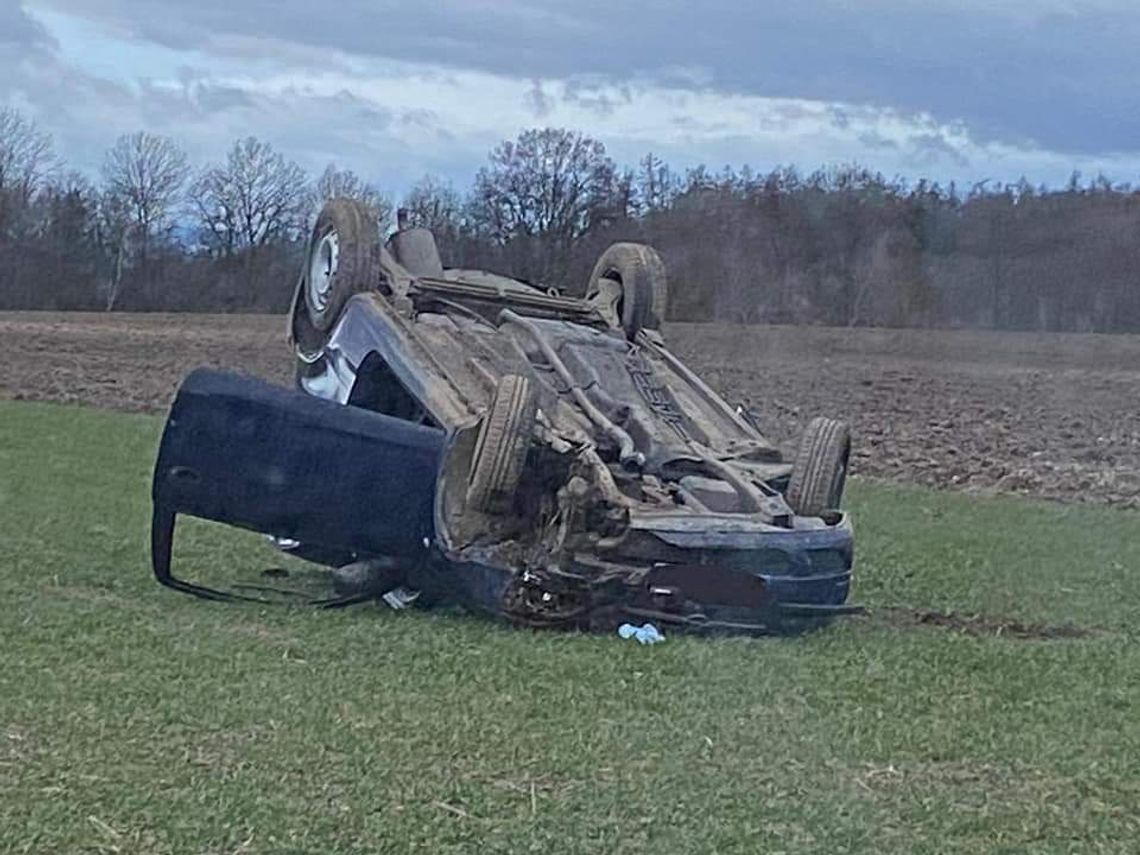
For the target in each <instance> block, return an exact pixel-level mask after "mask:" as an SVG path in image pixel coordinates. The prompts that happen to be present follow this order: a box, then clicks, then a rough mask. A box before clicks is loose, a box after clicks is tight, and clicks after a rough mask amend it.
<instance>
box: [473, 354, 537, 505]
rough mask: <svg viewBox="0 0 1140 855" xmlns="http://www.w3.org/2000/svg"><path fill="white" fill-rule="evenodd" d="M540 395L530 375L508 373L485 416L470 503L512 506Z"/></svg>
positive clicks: (474, 465) (474, 468)
mask: <svg viewBox="0 0 1140 855" xmlns="http://www.w3.org/2000/svg"><path fill="white" fill-rule="evenodd" d="M536 409H537V405H536V399H535V395H534V392H533V390H532V389H531V385H530V379H529V378H527V377H524V376H521V375H518V374H507V375H504V376H503V378H502V379H501V380H500V381H499V385H498V388H497V389H496V390H495V394H494V397H493V398H492V400H491V408H490V409H489V410H488V411H487V414H486V415H485V416H484V417H483V423H482V424H481V425H480V427H479V436H478V439H477V440H476V442H475V453H474V454H473V455H472V458H471V470H470V475H469V478H468V484H467V503H468V505H470V506H471V507H472V508H474V509H475V510H478V511H482V512H484V513H501V512H503V511H505V510H507V509H508V508H509V507H510V502H511V498H512V496H513V495H514V492H515V488H516V487H518V485H519V481H520V479H521V478H522V473H523V467H524V466H525V465H526V455H527V452H528V451H529V449H530V441H531V435H532V432H533V429H534V419H535V411H536Z"/></svg>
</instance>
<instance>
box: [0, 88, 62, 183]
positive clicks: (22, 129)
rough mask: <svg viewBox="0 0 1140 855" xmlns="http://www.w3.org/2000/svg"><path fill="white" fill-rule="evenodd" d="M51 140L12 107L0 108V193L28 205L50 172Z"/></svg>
mask: <svg viewBox="0 0 1140 855" xmlns="http://www.w3.org/2000/svg"><path fill="white" fill-rule="evenodd" d="M53 162H54V158H53V156H52V151H51V137H50V136H49V135H48V134H46V133H44V132H43V131H41V130H40V129H39V128H37V127H36V125H35V123H34V122H32V121H30V120H28V119H25V118H24V117H23V116H22V115H21V114H20V113H19V112H18V111H17V110H14V109H12V108H11V107H0V193H4V194H7V193H16V194H18V196H19V197H20V198H21V199H23V200H24V201H25V202H26V201H28V200H29V199H30V198H31V197H32V195H33V194H34V193H35V191H36V190H37V189H38V187H39V185H40V182H41V181H42V180H43V179H44V178H45V177H46V176H47V173H48V172H49V171H50V170H51V167H52V164H53Z"/></svg>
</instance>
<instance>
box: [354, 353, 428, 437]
mask: <svg viewBox="0 0 1140 855" xmlns="http://www.w3.org/2000/svg"><path fill="white" fill-rule="evenodd" d="M348 403H349V405H350V406H353V407H360V408H362V409H365V410H372V411H373V412H376V413H383V414H384V415H386V416H392V417H393V418H396V419H402V420H404V421H408V422H415V423H416V424H422V425H430V426H432V427H438V425H437V424H436V423H435V420H434V419H433V418H432V417H431V415H430V414H429V413H428V411H427V410H426V409H424V406H423V404H421V403H420V402H419V401H418V400H417V399H416V397H415V396H414V395H412V393H411V392H409V391H408V389H407V387H405V386H404V384H403V383H401V382H400V378H398V377H397V376H396V375H395V373H394V372H393V371H392V369H391V368H390V367H389V366H388V363H387V362H385V361H384V359H383V357H381V356H380V354H379V353H376V351H372V352H371V353H369V354H368V356H366V357H365V358H364V361H363V362H361V363H360V368H358V369H357V372H356V381H355V382H354V383H353V384H352V391H351V392H350V393H349V396H348Z"/></svg>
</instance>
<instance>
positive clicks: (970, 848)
mask: <svg viewBox="0 0 1140 855" xmlns="http://www.w3.org/2000/svg"><path fill="white" fill-rule="evenodd" d="M159 427H160V422H159V421H158V420H157V419H155V418H153V417H149V416H140V415H123V414H120V413H111V412H102V411H96V410H87V409H80V408H65V407H58V406H53V405H45V404H26V403H0V543H2V544H3V546H2V547H0V550H2V555H3V561H2V563H0V604H2V611H0V645H2V647H0V650H2V651H3V652H2V657H3V659H2V666H3V667H2V668H0V851H3V852H25V851H27V852H147V853H149V852H177V853H195V852H218V853H221V852H315V853H320V852H401V853H402V852H414V851H421V852H433V853H434V852H475V851H477V852H480V853H492V852H542V853H555V852H558V853H561V852H589V853H595V852H652V853H672V852H742V853H743V852H748V853H755V852H763V853H778V852H826V853H841V852H879V853H881V852H916V853H920V852H931V853H934V852H938V853H941V852H1011V853H1013V852H1017V853H1022V852H1122V853H1123V852H1135V851H1136V848H1137V840H1138V839H1140V715H1138V710H1140V647H1138V645H1137V640H1138V636H1140V632H1138V630H1137V629H1136V626H1137V620H1138V619H1140V514H1137V513H1134V512H1120V511H1111V510H1105V509H1100V508H1093V507H1077V506H1060V505H1049V504H1040V503H1036V502H1032V501H1029V500H1022V499H1013V498H1007V499H978V498H971V497H967V496H963V495H953V494H946V493H934V492H928V491H925V490H921V489H917V488H903V487H898V486H886V485H882V484H876V483H868V482H865V481H859V482H857V483H855V484H854V485H853V486H852V488H851V490H850V506H851V509H852V510H853V512H854V513H855V514H856V520H857V530H858V537H859V553H858V554H859V558H858V562H857V563H858V588H857V593H856V597H857V599H859V600H861V601H864V602H866V603H868V604H870V605H871V606H873V607H877V609H876V610H875V612H874V614H873V615H872V617H870V618H860V619H852V620H850V621H848V622H846V623H844V624H841V625H837V626H834V627H832V628H831V629H828V630H825V631H822V632H819V633H817V634H814V635H811V636H808V637H805V638H800V639H792V640H773V639H760V640H742V639H735V640H718V641H708V640H697V639H683V638H677V637H673V638H670V639H669V640H668V641H667V643H665V644H663V645H658V646H655V647H652V648H642V647H639V646H637V645H634V644H630V643H628V642H623V641H621V640H619V639H617V638H616V637H585V636H578V635H568V634H534V633H530V632H523V631H514V630H510V629H505V628H503V627H500V626H497V625H493V624H490V623H486V622H482V621H478V620H475V619H470V618H463V617H455V616H449V615H432V614H427V613H402V614H396V613H392V612H389V611H386V610H384V609H381V608H373V607H362V608H357V609H354V610H350V611H345V612H339V613H327V612H316V611H312V610H304V609H290V608H285V607H257V606H248V607H247V606H231V605H218V604H209V603H203V602H199V601H195V600H192V599H190V598H186V597H182V596H180V595H177V594H174V593H172V592H169V591H166V590H164V589H161V588H159V587H158V586H156V585H155V584H154V583H153V581H152V580H151V579H150V577H149V575H148V569H147V553H146V544H147V525H148V514H149V493H148V490H149V483H148V482H149V470H150V466H151V463H152V456H153V452H154V448H155V444H156V441H157V435H158V430H159ZM204 535H205V532H203V531H201V530H199V531H197V532H196V537H194V538H192V540H191V542H190V547H191V552H190V554H191V555H192V556H193V558H192V560H194V561H196V562H197V563H198V567H197V569H199V570H203V571H205V570H209V569H212V568H211V566H208V565H215V566H216V565H223V564H225V563H227V562H229V561H231V560H233V561H235V562H240V561H247V562H248V561H253V562H256V561H262V562H264V563H265V564H266V565H268V564H270V563H276V562H278V561H279V559H278V558H277V557H276V555H275V554H274V553H272V552H269V551H265V552H264V553H262V552H258V553H257V554H254V553H252V552H250V550H251V549H253V547H251V546H250V545H249V540H248V539H245V538H242V539H226V540H222V541H216V540H215V541H208V540H206V539H205V538H204ZM227 538H228V536H227ZM228 544H233V547H232V550H231V549H230V548H229V546H228ZM231 553H232V554H231ZM891 605H906V606H915V607H928V608H936V609H941V610H955V611H957V612H958V613H960V614H962V615H972V614H975V613H981V614H983V615H986V616H988V617H991V618H994V619H995V620H996V621H997V622H998V623H1000V622H1002V621H1005V620H1007V619H1014V618H1016V619H1018V620H1021V621H1024V622H1040V623H1049V624H1066V623H1071V624H1074V625H1076V626H1080V627H1084V628H1087V629H1090V630H1093V632H1092V634H1091V635H1089V636H1088V637H1085V638H1078V639H1064V640H1050V641H1043V640H1041V641H1036V640H1030V641H1026V640H1016V639H1012V638H1009V637H1006V636H1002V635H998V634H995V633H990V634H985V633H983V634H980V635H976V634H969V633H966V632H960V631H947V630H944V629H938V628H931V627H926V626H915V625H910V624H908V623H907V622H905V621H900V620H896V619H895V618H894V617H892V616H891V615H892V613H889V612H887V611H885V609H884V608H883V607H886V606H891Z"/></svg>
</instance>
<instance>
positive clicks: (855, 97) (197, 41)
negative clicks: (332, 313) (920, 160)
mask: <svg viewBox="0 0 1140 855" xmlns="http://www.w3.org/2000/svg"><path fill="white" fill-rule="evenodd" d="M35 5H36V6H37V7H43V8H52V9H56V10H62V11H66V12H68V13H70V14H74V15H81V16H84V17H87V18H88V19H90V20H92V21H97V22H99V23H100V24H101V25H102V26H104V27H108V28H112V29H113V30H114V31H116V32H119V33H121V34H127V35H129V36H130V37H132V38H135V39H139V40H145V41H150V42H155V43H158V44H162V45H165V46H167V47H170V48H175V49H179V50H190V49H194V50H204V51H207V52H210V51H223V50H225V51H230V52H231V54H232V53H233V52H235V51H236V52H241V53H244V55H245V56H246V57H247V58H248V57H257V58H261V59H264V52H265V42H264V40H265V39H272V40H275V43H277V44H281V45H293V46H295V48H296V50H294V53H295V54H296V53H304V54H306V56H307V57H308V58H309V59H310V60H312V61H318V62H319V61H321V60H322V58H326V57H327V58H328V59H329V61H335V56H336V55H337V54H339V53H342V52H343V53H349V54H353V55H357V56H363V57H372V58H385V59H394V60H400V61H405V62H415V63H421V64H434V65H440V66H447V67H450V68H454V69H463V70H479V71H485V72H489V73H494V74H504V75H510V76H514V77H520V78H523V79H535V78H539V79H573V78H576V77H578V76H580V75H583V74H591V75H600V76H604V77H605V78H606V79H607V80H610V81H630V80H633V79H636V78H638V77H643V78H644V77H650V78H655V79H659V80H660V81H661V82H662V83H663V85H668V86H677V85H680V81H679V80H678V74H677V73H678V70H687V76H688V78H689V85H690V86H691V87H692V88H696V89H702V88H706V87H707V88H715V89H717V90H718V91H722V92H731V93H735V94H745V95H762V96H767V97H780V98H803V99H810V100H820V101H829V102H843V103H854V104H868V105H871V106H876V107H884V108H890V109H896V110H903V111H911V112H925V113H930V114H931V115H934V116H936V117H938V118H939V120H940V121H944V122H951V121H958V120H961V121H965V122H968V123H969V124H970V125H971V127H972V128H974V130H975V132H976V133H978V134H981V135H983V136H986V137H991V138H1003V139H1013V140H1024V141H1033V142H1035V143H1037V144H1039V145H1043V146H1046V147H1050V148H1057V149H1061V150H1069V151H1076V152H1108V151H1117V150H1122V149H1125V148H1130V147H1133V146H1135V145H1136V143H1135V140H1136V139H1137V138H1140V87H1136V86H1135V85H1134V81H1135V80H1136V79H1137V78H1138V77H1140V52H1138V51H1136V50H1135V45H1136V44H1137V43H1140V8H1138V7H1137V6H1136V4H1135V3H1134V2H1130V0H1083V2H1080V3H1077V2H1075V0H1074V2H1059V0H1032V2H1030V0H1004V2H1003V0H993V2H987V3H983V2H981V0H945V2H933V0H929V1H928V0H863V2H860V3H849V2H839V0H803V1H802V2H798V3H787V2H784V0H705V2H703V3H691V2H681V0H663V2H659V3H655V4H652V5H651V6H650V5H649V4H644V3H637V4H634V3H628V2H626V3H623V2H613V0H606V2H602V0H525V2H524V0H494V2H491V0H481V1H480V0H441V2H435V3H430V4H428V3H418V2H393V3H386V4H377V3H375V2H373V0H338V2H337V4H336V5H335V7H330V9H331V10H332V11H330V12H329V13H324V12H322V13H317V12H315V7H314V6H313V5H312V4H311V2H308V0H243V2H242V3H240V4H236V3H233V2H232V0H195V2H193V3H183V2H181V0H35ZM683 76H684V75H682V77H683Z"/></svg>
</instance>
